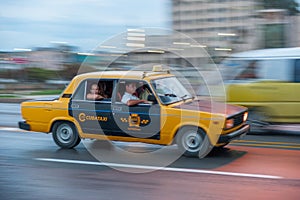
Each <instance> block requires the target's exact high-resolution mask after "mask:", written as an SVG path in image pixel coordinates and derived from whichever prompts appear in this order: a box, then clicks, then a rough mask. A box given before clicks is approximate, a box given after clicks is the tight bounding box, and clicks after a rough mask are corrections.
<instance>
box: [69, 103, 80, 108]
mask: <svg viewBox="0 0 300 200" xmlns="http://www.w3.org/2000/svg"><path fill="white" fill-rule="evenodd" d="M71 108H79V105H78V104H72V105H71Z"/></svg>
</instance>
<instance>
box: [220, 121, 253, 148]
mask: <svg viewBox="0 0 300 200" xmlns="http://www.w3.org/2000/svg"><path fill="white" fill-rule="evenodd" d="M249 130H250V125H249V124H245V125H243V126H242V127H241V128H240V129H238V130H236V131H234V132H232V133H229V134H227V135H221V136H220V137H219V140H218V143H228V142H230V141H231V140H234V139H238V138H241V137H243V136H245V135H246V134H247V133H249Z"/></svg>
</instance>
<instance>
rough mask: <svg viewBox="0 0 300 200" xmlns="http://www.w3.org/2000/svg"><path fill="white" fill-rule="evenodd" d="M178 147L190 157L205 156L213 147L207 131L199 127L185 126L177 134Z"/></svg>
mask: <svg viewBox="0 0 300 200" xmlns="http://www.w3.org/2000/svg"><path fill="white" fill-rule="evenodd" d="M176 143H177V145H178V149H179V150H180V152H182V153H183V155H185V156H188V157H197V156H198V157H199V158H203V157H205V156H206V155H207V154H208V153H209V152H210V151H211V149H212V146H211V144H210V141H209V139H208V137H207V135H206V133H205V132H204V131H203V130H202V129H199V128H198V127H184V128H182V129H180V130H179V132H178V133H177V135H176Z"/></svg>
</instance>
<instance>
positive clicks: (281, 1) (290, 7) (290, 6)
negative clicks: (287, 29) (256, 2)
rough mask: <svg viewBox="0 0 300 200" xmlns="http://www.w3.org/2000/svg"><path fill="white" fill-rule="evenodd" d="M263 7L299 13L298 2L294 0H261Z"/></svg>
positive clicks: (291, 13) (293, 13) (292, 13)
mask: <svg viewBox="0 0 300 200" xmlns="http://www.w3.org/2000/svg"><path fill="white" fill-rule="evenodd" d="M262 1H263V7H264V9H274V8H275V9H286V10H287V11H288V14H289V15H297V14H298V13H299V9H298V7H299V4H298V3H297V2H296V1H295V0H262Z"/></svg>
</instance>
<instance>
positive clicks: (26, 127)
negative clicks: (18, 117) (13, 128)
mask: <svg viewBox="0 0 300 200" xmlns="http://www.w3.org/2000/svg"><path fill="white" fill-rule="evenodd" d="M18 124H19V128H20V129H23V130H26V131H30V125H29V124H27V123H26V121H20V122H19V123H18Z"/></svg>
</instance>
